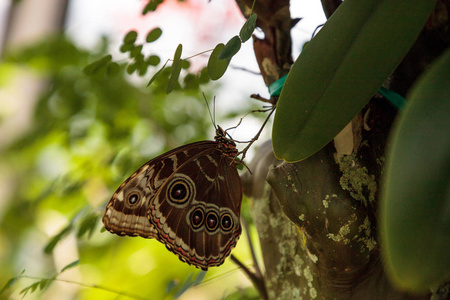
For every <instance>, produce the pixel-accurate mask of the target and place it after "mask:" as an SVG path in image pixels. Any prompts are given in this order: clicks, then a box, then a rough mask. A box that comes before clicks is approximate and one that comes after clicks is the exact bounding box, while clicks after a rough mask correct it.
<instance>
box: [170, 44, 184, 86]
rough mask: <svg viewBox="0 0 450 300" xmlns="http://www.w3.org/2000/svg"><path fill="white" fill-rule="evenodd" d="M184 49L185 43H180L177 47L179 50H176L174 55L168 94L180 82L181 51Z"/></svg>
mask: <svg viewBox="0 0 450 300" xmlns="http://www.w3.org/2000/svg"><path fill="white" fill-rule="evenodd" d="M182 51H183V45H181V44H179V45H178V47H177V50H176V51H175V55H174V56H173V63H172V73H171V74H170V77H169V83H168V84H167V90H166V92H167V94H168V93H170V92H171V91H172V90H173V89H174V88H175V86H176V84H177V83H178V77H179V76H180V72H181V65H182V62H181V53H182Z"/></svg>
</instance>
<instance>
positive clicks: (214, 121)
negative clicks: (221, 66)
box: [202, 92, 217, 130]
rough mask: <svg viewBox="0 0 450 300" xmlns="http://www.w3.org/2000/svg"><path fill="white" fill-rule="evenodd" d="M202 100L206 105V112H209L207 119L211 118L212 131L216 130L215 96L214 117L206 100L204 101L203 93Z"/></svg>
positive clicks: (214, 101)
mask: <svg viewBox="0 0 450 300" xmlns="http://www.w3.org/2000/svg"><path fill="white" fill-rule="evenodd" d="M202 94H203V99H205V103H206V107H207V108H208V112H209V117H210V118H211V122H212V123H213V126H214V129H215V130H217V125H216V96H214V100H213V103H214V116H213V114H212V113H211V109H210V108H209V104H208V100H206V96H205V93H203V92H202Z"/></svg>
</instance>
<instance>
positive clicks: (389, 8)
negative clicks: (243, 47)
mask: <svg viewBox="0 0 450 300" xmlns="http://www.w3.org/2000/svg"><path fill="white" fill-rule="evenodd" d="M435 3H436V0H416V1H409V0H397V1H391V0H346V1H344V2H343V3H342V4H341V5H340V6H339V8H338V9H337V10H336V12H335V13H334V14H333V15H332V16H331V17H330V19H329V20H328V22H327V23H326V24H325V26H324V27H323V28H322V30H321V31H320V32H319V33H318V34H317V35H316V36H315V37H314V38H313V40H312V41H311V42H310V43H309V44H308V46H307V47H305V49H304V50H303V52H302V53H301V54H300V56H299V58H298V59H297V60H296V61H295V63H294V65H293V66H292V69H291V71H290V72H289V74H288V77H287V79H286V83H285V85H284V88H283V90H282V92H281V95H280V98H279V101H278V104H277V111H276V114H275V120H274V125H273V132H272V137H273V142H272V143H273V149H274V152H275V155H276V156H277V157H278V158H280V159H284V160H286V161H288V162H295V161H299V160H302V159H305V158H307V157H309V156H311V155H312V154H314V153H315V152H317V151H318V150H320V149H321V148H322V147H323V146H325V145H326V144H327V143H329V142H330V141H331V140H332V139H333V138H334V137H335V136H336V135H337V134H338V133H339V132H340V131H341V130H342V129H343V128H344V127H345V126H346V125H347V124H348V123H349V122H350V121H351V120H352V119H353V117H354V116H355V115H356V114H357V113H358V112H359V111H360V110H361V109H362V108H363V107H364V105H366V103H367V102H368V101H369V100H370V98H371V97H372V96H373V95H374V94H375V93H376V91H377V90H378V88H379V87H380V86H381V85H382V83H383V82H384V81H385V80H386V78H387V77H388V76H389V75H390V74H391V73H392V72H393V71H394V70H395V68H396V67H397V66H398V64H399V63H400V62H401V60H402V59H403V57H404V56H405V54H406V53H407V52H408V50H409V49H410V48H411V46H412V44H413V43H414V41H415V40H416V38H417V36H418V35H419V33H420V31H421V29H422V28H423V26H424V24H425V22H426V20H427V18H428V16H429V15H430V12H431V11H432V9H433V7H434V5H435Z"/></svg>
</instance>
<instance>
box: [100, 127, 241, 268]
mask: <svg viewBox="0 0 450 300" xmlns="http://www.w3.org/2000/svg"><path fill="white" fill-rule="evenodd" d="M236 155H237V149H236V146H235V144H234V142H233V141H232V140H231V139H228V138H226V137H225V132H224V131H223V130H222V129H221V128H220V127H219V128H218V129H217V135H216V140H215V141H203V142H196V143H192V144H188V145H185V146H181V147H178V148H176V149H173V150H171V151H169V152H167V153H165V154H162V155H160V156H158V157H156V158H154V159H152V160H150V161H149V162H147V163H146V164H144V165H143V166H142V167H141V168H139V169H138V170H137V171H136V172H135V173H134V174H133V175H131V176H130V177H129V178H128V179H127V180H125V182H124V183H122V185H121V186H120V187H119V188H118V189H117V191H116V192H115V193H114V194H113V196H112V197H111V200H110V201H109V203H108V204H107V206H106V209H105V213H104V216H103V224H104V225H105V228H106V229H107V230H108V231H110V232H112V233H115V234H118V235H128V236H141V237H145V238H155V239H157V240H159V241H160V242H162V243H163V244H164V245H165V246H166V247H167V249H169V250H170V251H172V252H173V253H175V254H176V255H177V256H178V257H179V258H180V259H181V260H182V261H184V262H186V263H188V264H191V265H194V266H196V267H198V268H201V269H204V270H206V269H207V268H208V267H210V266H219V265H221V264H222V263H223V262H224V260H225V258H226V257H227V256H228V255H229V254H230V252H231V250H232V249H233V248H234V247H235V245H236V243H237V241H238V239H239V236H240V233H241V225H240V221H239V217H240V205H241V200H242V187H241V182H240V178H239V175H238V173H237V169H236V164H235V157H236Z"/></svg>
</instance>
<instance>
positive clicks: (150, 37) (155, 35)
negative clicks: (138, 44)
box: [145, 27, 162, 43]
mask: <svg viewBox="0 0 450 300" xmlns="http://www.w3.org/2000/svg"><path fill="white" fill-rule="evenodd" d="M161 34H162V30H161V28H159V27H156V28H155V29H153V30H151V31H150V32H149V33H148V34H147V37H146V38H145V40H146V41H147V43H151V42H154V41H156V40H157V39H159V37H160V36H161Z"/></svg>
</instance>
